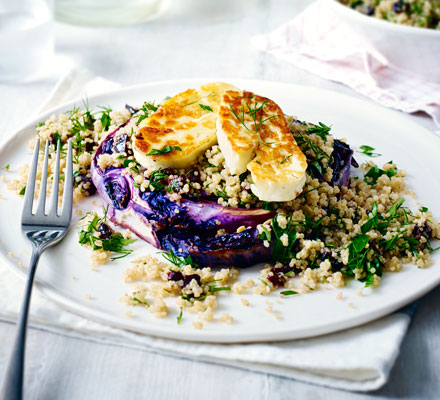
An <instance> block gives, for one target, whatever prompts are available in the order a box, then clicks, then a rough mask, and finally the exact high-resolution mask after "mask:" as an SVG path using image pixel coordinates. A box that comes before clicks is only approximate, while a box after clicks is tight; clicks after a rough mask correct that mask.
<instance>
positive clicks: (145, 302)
mask: <svg viewBox="0 0 440 400" xmlns="http://www.w3.org/2000/svg"><path fill="white" fill-rule="evenodd" d="M130 299H131V300H132V301H134V302H135V303H137V304H142V305H144V306H147V307H150V304H148V302H147V301H142V300H139V299H138V298H137V297H134V296H133V297H131V298H130Z"/></svg>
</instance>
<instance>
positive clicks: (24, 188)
mask: <svg viewBox="0 0 440 400" xmlns="http://www.w3.org/2000/svg"><path fill="white" fill-rule="evenodd" d="M25 193H26V185H24V186H23V187H22V188H21V190H20V192H19V193H18V194H19V195H20V196H24V194H25Z"/></svg>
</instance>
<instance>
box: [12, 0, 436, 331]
mask: <svg viewBox="0 0 440 400" xmlns="http://www.w3.org/2000/svg"><path fill="white" fill-rule="evenodd" d="M352 3H353V2H352ZM360 3H365V4H368V3H372V4H375V5H376V6H378V3H380V4H382V3H388V2H386V1H385V2H384V1H381V2H373V1H372V2H368V1H364V2H360ZM391 3H392V2H391ZM408 3H411V4H412V3H436V2H420V1H417V2H408ZM433 6H434V4H433ZM376 9H377V8H376ZM245 93H246V92H245ZM247 96H248V97H246V99H248V100H246V101H248V103H244V104H247V105H248V111H246V109H245V108H243V110H242V111H243V113H242V114H240V112H237V110H239V111H240V109H237V110H235V111H234V108H233V107H232V106H231V107H230V109H231V110H232V117H230V118H232V119H234V118H235V119H237V120H238V122H239V123H237V125H238V126H240V127H241V129H242V130H248V131H252V132H251V134H252V135H255V134H258V130H261V131H263V128H264V127H265V128H267V129H269V128H270V127H271V126H272V125H270V124H271V123H273V127H278V125H276V122H275V120H276V119H277V118H278V119H282V121H281V122H282V123H283V124H284V123H285V124H286V127H287V128H288V132H289V135H291V139H293V142H294V143H295V146H296V145H297V146H298V148H299V149H300V152H301V154H302V155H303V156H304V159H305V160H306V164H305V165H306V169H304V179H303V181H302V182H300V183H299V180H298V181H295V182H294V183H295V185H297V186H296V187H300V190H299V191H298V194H295V196H294V198H292V199H290V200H287V201H266V200H262V199H260V198H259V197H258V196H257V195H255V193H254V191H256V190H255V187H256V184H257V183H256V182H255V181H254V178H253V176H254V175H252V173H251V172H250V171H249V170H246V171H245V172H241V173H240V174H237V173H232V172H231V168H230V167H229V166H228V165H227V161H226V158H225V154H224V152H222V149H221V145H222V144H221V143H220V141H219V143H216V142H214V143H213V144H211V145H209V146H208V147H207V148H206V149H204V150H203V151H201V152H200V154H198V156H197V157H196V158H195V159H194V161H192V162H191V166H190V167H189V168H180V167H164V166H159V167H157V166H154V164H152V166H150V165H148V166H144V165H142V164H141V163H140V162H139V161H140V159H139V158H137V157H136V153H135V149H134V146H135V145H134V140H135V138H137V139H140V136H139V135H140V133H139V132H141V131H142V130H140V128H139V127H140V126H142V125H143V124H148V123H149V120H150V118H152V116H154V115H156V116H157V115H159V114H158V113H159V112H160V111H161V110H162V112H163V113H164V112H165V111H164V109H162V107H165V106H164V104H167V101H169V100H167V99H166V100H165V101H164V102H163V103H162V105H161V104H159V103H155V102H147V101H146V102H145V103H144V104H143V105H127V106H126V107H125V108H124V109H121V110H112V109H111V108H109V107H102V108H99V109H96V110H92V109H90V108H89V107H88V105H87V102H86V101H85V102H84V104H82V105H81V106H80V107H75V108H74V109H72V110H70V111H68V112H65V113H62V114H59V115H53V116H52V117H50V118H49V119H48V120H47V121H41V123H39V124H38V126H37V127H36V134H37V136H38V137H39V138H41V140H42V141H43V142H46V146H49V154H50V162H49V173H53V166H54V165H55V155H56V145H57V142H59V143H61V144H62V145H65V144H66V143H67V141H68V140H71V141H72V144H73V149H74V150H73V155H74V203H75V204H77V205H79V204H81V200H82V199H83V198H85V197H89V196H96V199H97V201H98V200H103V203H104V207H103V208H102V210H100V211H90V212H87V213H86V214H85V215H82V218H81V220H80V222H79V226H78V227H77V235H78V242H79V244H78V246H82V247H83V248H85V249H87V250H88V251H89V252H90V258H91V261H90V264H91V266H92V268H95V267H96V266H97V265H103V264H108V267H109V268H110V267H111V262H112V260H116V259H118V260H120V262H124V263H125V264H126V267H125V271H124V273H123V280H124V282H126V283H127V287H128V289H127V291H126V293H120V294H117V293H115V296H116V297H119V296H121V295H122V297H121V301H122V302H123V303H124V304H126V305H127V306H130V307H144V308H145V309H146V310H147V312H151V313H152V314H153V315H154V316H156V317H158V318H166V317H167V316H169V315H176V312H177V314H178V316H177V324H180V322H181V320H182V318H185V316H188V317H189V316H191V318H192V325H193V327H194V328H195V329H202V328H203V326H204V324H205V323H207V322H209V321H214V320H217V321H221V322H224V323H226V324H232V323H233V322H234V318H233V317H232V316H231V315H230V314H228V313H224V312H218V310H217V308H218V304H219V302H221V298H222V297H223V296H228V295H232V296H233V295H244V296H245V295H246V294H251V293H256V294H260V295H270V294H272V295H276V296H278V297H279V296H281V297H284V298H287V297H288V298H289V301H292V302H294V301H295V300H294V299H295V296H301V295H304V294H306V293H309V292H313V291H315V290H318V289H319V288H343V287H344V285H346V283H347V282H348V281H349V280H357V281H361V282H363V284H364V286H365V287H372V288H374V287H377V286H378V285H380V282H381V279H393V277H392V274H391V272H392V273H397V272H399V271H401V269H402V266H403V265H404V264H412V265H413V266H414V268H417V267H418V268H425V267H428V266H430V265H431V264H432V260H431V253H432V252H433V251H435V250H436V247H437V246H436V240H437V239H438V238H439V236H440V226H439V223H438V221H436V220H435V219H434V218H433V216H432V214H431V211H430V210H428V209H427V208H426V207H423V206H422V205H419V206H418V208H416V209H410V208H409V207H408V206H407V200H406V199H405V196H406V198H410V197H411V198H415V194H414V193H413V192H412V191H410V190H409V189H408V188H407V186H406V183H405V175H406V173H405V171H404V170H401V169H399V166H398V165H396V164H395V163H393V162H392V161H389V162H387V163H385V164H383V165H376V164H375V163H374V159H375V157H376V156H378V155H380V154H379V153H378V152H379V151H380V149H374V148H373V147H371V146H369V145H363V146H361V147H360V150H359V153H363V154H362V156H361V157H363V158H366V159H367V160H368V161H366V162H363V163H361V164H358V162H357V161H356V154H355V153H354V151H353V150H352V149H351V148H350V145H349V143H347V142H346V140H344V139H336V138H335V136H333V131H335V135H336V136H337V127H336V126H335V127H332V126H330V124H327V123H323V122H319V121H315V122H313V123H311V122H305V121H302V120H301V119H298V118H300V116H298V117H292V116H287V115H284V114H282V115H280V114H279V113H278V112H276V113H275V114H274V116H270V117H267V118H263V117H262V116H261V115H263V113H264V112H265V110H264V108H265V107H269V104H270V103H269V100H263V101H261V102H259V100H258V98H257V97H255V96H254V95H247ZM202 98H203V97H202ZM249 99H251V100H249ZM252 101H255V103H252ZM209 104H211V103H209ZM186 105H189V106H194V107H195V108H194V110H196V108H197V110H198V108H199V106H200V109H202V111H203V115H202V116H204V115H208V116H209V117H211V114H209V113H214V111H215V110H216V109H214V106H213V105H212V104H211V105H204V104H202V103H200V104H199V103H196V104H194V105H192V104H191V103H188V104H185V105H184V106H186ZM252 107H254V108H252ZM197 110H196V111H197ZM249 110H251V111H249ZM252 110H253V111H252ZM197 112H198V111H197ZM205 113H206V114H205ZM246 113H247V115H248V116H251V117H252V118H253V119H252V118H251V119H250V121H251V122H246V120H245V117H246ZM258 113H260V116H259V117H258V115H259V114H258ZM165 114H166V113H165ZM241 115H242V116H243V118H242V119H241ZM258 118H259V119H258ZM252 121H253V122H252ZM281 122H280V123H281ZM252 124H253V125H252ZM243 126H244V128H246V129H244V128H243ZM280 126H281V125H280ZM218 127H219V124H218V123H217V129H219V128H218ZM291 139H289V140H291ZM34 143H35V140H33V141H32V142H31V143H30V148H33V146H34ZM170 143H171V144H168V145H167V146H163V147H161V148H153V150H150V152H149V154H151V155H153V156H158V157H157V160H162V159H164V157H162V156H164V155H166V156H170V157H171V156H172V155H173V154H175V157H176V158H175V159H178V156H179V155H180V152H182V153H183V152H184V150H185V149H184V148H183V144H182V143H177V142H176V143H175V144H173V143H174V142H170ZM257 146H258V148H262V149H265V148H269V149H270V148H275V147H276V143H275V144H274V142H270V141H265V142H263V143H257ZM41 151H44V146H43V149H41ZM265 151H266V150H265ZM298 154H299V153H298ZM147 155H148V154H147ZM296 156H297V153H295V154H294V153H292V154H287V155H286V156H283V157H282V158H280V160H281V161H280V162H279V164H280V167H281V166H282V167H285V164H286V163H289V162H291V163H292V164H293V163H294V161H293V158H294V157H296ZM160 157H162V158H160ZM226 157H228V156H226ZM298 157H299V155H298ZM261 160H262V159H261ZM167 162H168V161H167ZM263 162H264V161H263ZM40 163H42V160H41V157H40ZM63 163H64V164H63ZM257 164H258V160H257ZM64 165H65V159H62V162H61V168H64ZM159 165H160V164H159ZM8 168H9V166H8ZM40 169H41V165H40ZM28 171H29V165H24V166H22V167H20V169H19V177H18V178H17V179H15V180H12V181H10V182H9V184H8V188H9V189H10V190H14V191H16V193H17V194H18V195H20V196H23V195H24V193H25V191H26V181H27V175H28ZM294 175H295V174H294ZM297 175H300V174H299V173H297ZM297 175H295V179H296V178H297ZM60 179H63V175H61V176H60ZM292 179H293V178H292ZM298 185H299V186H298ZM36 186H37V191H38V186H39V182H38V181H37V185H36ZM49 186H50V185H49ZM61 187H62V185H61ZM61 195H62V193H60V196H61ZM142 240H144V241H146V242H148V243H150V244H151V245H153V246H154V247H156V249H157V250H156V251H155V252H152V251H151V250H149V251H148V250H147V249H146V250H145V252H144V253H140V254H137V252H136V254H134V253H133V250H132V249H131V245H132V243H133V242H134V241H142ZM145 246H146V247H147V244H145ZM253 265H260V268H257V269H256V270H255V276H254V277H253V278H248V279H247V280H241V279H240V270H241V269H243V268H247V267H251V266H253ZM81 267H83V266H81ZM84 267H85V266H84ZM106 267H107V266H106ZM420 273H423V272H422V271H421V272H420ZM170 297H172V298H175V309H174V310H173V311H172V312H171V310H169V308H170V306H169V303H168V305H167V303H166V302H165V299H166V298H170ZM240 301H241V303H242V305H243V306H244V307H247V306H249V305H250V303H249V301H248V300H247V299H246V297H241V299H240ZM270 308H271V307H270V306H268V309H267V310H266V311H271V310H270ZM130 315H131V311H127V316H130ZM275 316H276V317H277V318H280V317H279V316H278V315H277V314H275ZM174 318H175V317H174Z"/></svg>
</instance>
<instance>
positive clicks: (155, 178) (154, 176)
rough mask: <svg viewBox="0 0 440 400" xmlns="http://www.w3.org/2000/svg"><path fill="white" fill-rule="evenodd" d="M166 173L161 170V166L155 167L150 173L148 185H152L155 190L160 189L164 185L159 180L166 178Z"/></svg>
mask: <svg viewBox="0 0 440 400" xmlns="http://www.w3.org/2000/svg"><path fill="white" fill-rule="evenodd" d="M167 177H168V175H167V174H166V173H165V172H164V171H163V170H162V168H159V169H156V170H155V171H153V172H152V173H151V175H150V180H149V185H151V186H153V187H154V188H155V189H157V190H162V189H164V188H165V185H164V184H162V183H160V181H162V180H164V179H166V178H167Z"/></svg>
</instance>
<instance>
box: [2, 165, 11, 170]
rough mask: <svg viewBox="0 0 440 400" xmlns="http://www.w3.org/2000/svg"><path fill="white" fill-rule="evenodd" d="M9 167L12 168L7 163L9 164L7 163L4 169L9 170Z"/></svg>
mask: <svg viewBox="0 0 440 400" xmlns="http://www.w3.org/2000/svg"><path fill="white" fill-rule="evenodd" d="M9 168H10V165H9V164H7V165H5V166H4V167H3V168H2V169H3V170H5V171H9Z"/></svg>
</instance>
